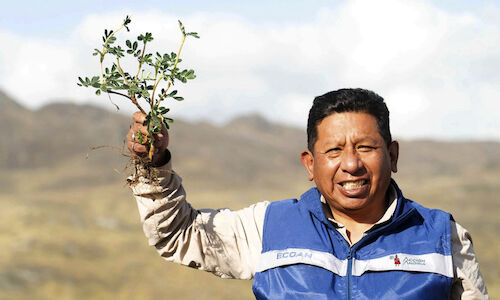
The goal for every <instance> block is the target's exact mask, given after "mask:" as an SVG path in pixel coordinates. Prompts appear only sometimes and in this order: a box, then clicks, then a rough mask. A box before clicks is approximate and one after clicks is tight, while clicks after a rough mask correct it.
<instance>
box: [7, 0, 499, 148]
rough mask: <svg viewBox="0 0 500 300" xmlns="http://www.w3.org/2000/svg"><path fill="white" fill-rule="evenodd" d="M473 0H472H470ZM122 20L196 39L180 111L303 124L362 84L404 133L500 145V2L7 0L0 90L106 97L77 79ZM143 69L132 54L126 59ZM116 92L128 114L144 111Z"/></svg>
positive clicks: (163, 47) (169, 41)
mask: <svg viewBox="0 0 500 300" xmlns="http://www.w3.org/2000/svg"><path fill="white" fill-rule="evenodd" d="M472 2H473V3H472ZM125 15H129V16H131V18H132V23H131V24H130V26H129V27H130V29H131V32H129V33H127V32H125V31H123V32H120V33H119V35H118V40H119V41H124V40H125V39H133V38H135V37H136V36H137V35H139V34H140V33H144V32H146V31H148V32H152V34H153V37H154V38H155V40H154V41H153V42H152V43H151V45H152V48H151V50H152V51H160V52H172V51H176V50H177V48H178V46H179V43H180V39H181V35H180V32H179V29H178V27H177V20H178V19H180V20H182V22H183V23H184V25H185V26H186V28H187V30H188V31H196V32H198V33H199V35H200V36H201V38H200V39H199V40H198V39H189V40H187V41H186V44H185V46H184V49H183V53H182V58H183V62H182V64H181V65H180V67H181V68H189V69H194V70H195V71H196V74H197V78H196V79H195V80H194V81H192V82H189V83H188V84H186V85H182V86H179V85H176V87H177V88H178V89H179V93H180V94H181V95H182V96H184V98H185V100H184V101H182V102H175V103H173V102H168V103H166V106H169V107H171V109H172V110H171V111H172V115H173V116H174V118H175V117H178V118H183V119H187V120H191V121H200V120H203V121H212V122H215V123H218V124H223V123H225V122H228V121H229V120H230V119H232V118H234V117H236V116H239V115H242V114H247V113H259V114H261V115H263V116H264V117H266V118H267V119H269V120H273V121H275V122H281V123H285V124H289V125H293V126H298V127H301V128H304V127H305V124H306V121H307V113H308V110H309V108H310V106H311V104H312V100H313V99H314V97H315V96H318V95H321V94H324V93H326V92H328V91H331V90H336V89H339V88H354V87H361V88H365V89H370V90H373V91H375V92H376V93H378V94H379V95H381V96H382V97H383V98H384V99H385V101H386V103H387V105H388V107H389V110H390V111H391V130H392V133H393V135H394V136H396V137H398V138H404V139H421V138H426V139H444V140H496V141H500V101H499V100H500V71H499V70H500V1H484V0H479V1H458V0H442V1H430V0H429V1H425V0H419V1H416V0H378V1H373V0H352V1H326V0H325V1H323V0H318V1H313V0H311V1H296V0H287V1H278V0H268V1H260V0H254V1H234V0H233V1H226V0H224V1H202V0H199V1H188V0H183V1H177V0H162V1H159V0H148V1H130V0H122V1H114V0H106V1H105V0H88V1H55V0H48V1H35V0H32V1H23V0H20V1H9V2H8V3H3V4H2V6H1V8H0V89H1V90H3V91H4V92H6V93H7V94H9V95H10V96H11V97H13V98H14V99H16V100H17V101H19V102H20V103H22V104H23V105H24V106H26V107H28V108H31V109H37V108H39V107H41V106H43V105H45V104H47V103H51V102H54V101H71V102H75V103H92V104H96V105H99V106H102V107H105V108H108V109H110V110H113V109H114V105H113V104H112V103H111V102H110V101H109V99H108V97H107V96H105V95H103V96H100V97H98V96H96V95H94V93H93V91H92V90H91V89H88V88H82V87H78V86H77V85H76V82H77V77H78V76H89V77H90V76H94V75H98V74H99V62H98V58H97V57H95V56H92V55H91V54H92V52H93V49H94V48H99V47H101V40H100V39H101V35H102V32H103V30H104V29H105V28H107V29H114V28H116V27H117V26H118V25H119V24H120V22H121V21H122V20H123V18H124V16H125ZM124 65H125V67H126V68H136V66H135V65H134V62H132V61H129V62H125V63H124ZM125 100H127V99H125V98H121V97H118V98H117V97H116V96H113V97H112V101H113V102H114V103H116V104H117V105H118V106H119V107H120V108H121V109H120V111H121V112H124V113H130V112H131V111H133V110H134V107H133V106H132V105H131V104H129V103H127V102H126V101H125Z"/></svg>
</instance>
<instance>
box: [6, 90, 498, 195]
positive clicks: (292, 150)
mask: <svg viewBox="0 0 500 300" xmlns="http://www.w3.org/2000/svg"><path fill="white" fill-rule="evenodd" d="M129 123H130V117H129V116H124V115H122V114H119V113H116V112H111V111H107V110H104V109H102V108H98V107H95V106H90V105H77V104H70V103H54V104H49V105H47V106H44V107H42V108H40V109H38V110H35V111H33V110H29V109H26V108H24V107H22V106H21V105H19V104H18V103H17V102H16V101H15V100H13V99H11V98H9V97H8V96H7V95H6V94H4V93H2V92H1V91H0V126H1V128H2V130H1V131H0V139H1V141H2V142H1V144H0V169H18V168H37V167H44V166H52V165H54V164H58V163H60V162H64V161H66V160H68V159H72V158H74V157H80V158H83V157H85V154H86V153H87V151H88V149H89V147H91V146H99V145H111V146H117V147H121V146H122V145H123V140H124V136H125V134H126V132H127V130H128V127H129ZM170 134H171V150H172V153H173V154H174V163H175V164H176V165H177V166H180V167H181V168H182V169H183V171H184V172H185V175H186V176H189V177H193V178H198V179H200V180H201V179H204V180H208V181H211V180H217V181H218V182H227V183H228V184H230V185H232V184H235V183H241V184H244V183H246V184H248V183H259V182H262V181H263V180H262V179H266V180H272V181H273V184H278V183H279V182H282V181H283V180H282V179H280V178H283V177H287V176H290V174H291V173H295V172H299V173H300V176H301V177H300V178H305V173H304V171H303V169H302V166H301V164H300V161H299V154H300V151H301V150H303V149H304V148H305V147H306V134H305V130H300V129H297V128H291V127H287V126H284V125H280V124H275V123H271V122H269V121H267V120H266V119H264V118H262V117H260V116H258V115H247V116H241V117H238V118H236V119H234V120H233V121H231V122H230V123H228V124H227V125H225V126H215V125H212V124H209V123H206V122H204V123H188V122H184V121H182V120H176V121H175V123H174V124H173V126H172V130H171V133H170ZM400 145H401V151H400V153H401V154H400V168H399V169H400V171H399V175H400V176H403V177H407V176H410V177H411V176H430V175H437V174H441V175H442V174H458V173H462V172H466V171H471V170H479V169H485V168H486V169H492V168H493V169H495V168H500V143H498V142H439V141H400ZM98 152H99V151H98ZM94 153H95V152H94ZM91 157H92V158H94V159H91V160H89V163H90V164H95V165H98V166H99V167H103V168H112V167H116V165H117V164H118V163H119V162H121V161H123V160H121V156H120V155H119V154H118V152H112V151H106V150H102V151H101V153H99V155H95V154H92V156H91Z"/></svg>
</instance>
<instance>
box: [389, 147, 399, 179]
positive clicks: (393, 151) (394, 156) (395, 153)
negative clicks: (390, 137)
mask: <svg viewBox="0 0 500 300" xmlns="http://www.w3.org/2000/svg"><path fill="white" fill-rule="evenodd" d="M389 155H390V157H391V171H392V172H394V173H396V172H397V171H398V157H399V143H398V142H397V141H392V143H391V144H390V145H389Z"/></svg>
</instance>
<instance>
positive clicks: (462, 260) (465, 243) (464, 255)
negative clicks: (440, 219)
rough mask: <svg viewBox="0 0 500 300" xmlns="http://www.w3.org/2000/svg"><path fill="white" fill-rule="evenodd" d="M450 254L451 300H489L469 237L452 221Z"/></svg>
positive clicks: (466, 232) (467, 233)
mask: <svg viewBox="0 0 500 300" xmlns="http://www.w3.org/2000/svg"><path fill="white" fill-rule="evenodd" d="M451 252H452V258H453V273H454V279H453V285H452V288H451V299H454V300H455V299H471V300H472V299H489V296H488V292H487V290H486V284H485V282H484V279H483V276H482V275H481V272H480V271H479V262H478V261H477V257H476V253H475V252H474V249H473V247H472V238H471V235H470V233H469V232H468V231H467V230H466V229H465V228H463V227H462V226H461V225H460V224H458V223H456V222H454V221H451Z"/></svg>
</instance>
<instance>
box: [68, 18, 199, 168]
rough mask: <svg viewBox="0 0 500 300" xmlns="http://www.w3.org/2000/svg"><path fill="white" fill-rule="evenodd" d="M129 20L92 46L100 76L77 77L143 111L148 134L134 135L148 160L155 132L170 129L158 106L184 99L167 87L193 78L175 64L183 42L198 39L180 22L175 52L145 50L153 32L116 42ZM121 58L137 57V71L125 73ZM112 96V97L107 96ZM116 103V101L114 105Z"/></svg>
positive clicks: (163, 109)
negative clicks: (145, 145)
mask: <svg viewBox="0 0 500 300" xmlns="http://www.w3.org/2000/svg"><path fill="white" fill-rule="evenodd" d="M130 22H131V20H130V18H129V16H126V18H125V20H124V21H123V23H122V24H121V26H120V27H118V28H117V29H116V30H114V31H113V30H107V29H105V30H104V35H103V37H102V41H103V44H102V48H101V49H97V48H96V49H95V50H94V53H93V55H94V56H98V57H99V63H100V71H101V74H100V76H93V77H92V78H89V77H85V78H82V77H78V80H79V83H77V84H78V85H79V86H84V87H92V88H95V89H96V91H95V93H96V94H97V95H101V93H107V94H108V96H109V95H110V94H115V95H119V96H123V97H125V98H128V99H129V100H130V101H131V102H132V103H133V104H134V105H135V106H137V108H138V109H139V110H140V111H141V112H143V113H144V114H146V120H145V121H144V126H147V131H148V135H147V136H146V135H143V134H142V133H141V132H137V133H136V135H137V137H138V139H139V142H140V143H145V142H149V145H150V148H149V155H148V158H149V160H151V159H152V157H153V153H154V144H153V143H154V135H155V134H158V133H159V132H160V131H161V128H162V126H163V125H165V127H167V129H168V128H169V123H171V122H173V120H172V119H171V118H169V117H167V116H166V114H167V113H168V112H169V109H168V108H166V107H164V106H161V104H162V102H163V101H165V100H167V99H168V98H172V99H174V100H177V101H182V100H184V98H183V97H181V96H179V95H178V94H177V90H172V91H170V88H171V87H172V86H173V85H174V83H175V82H176V81H180V82H182V83H186V82H187V81H188V80H192V79H194V78H196V75H195V74H194V70H192V69H184V70H181V69H179V67H178V64H179V63H180V62H181V61H182V60H181V59H180V54H181V51H182V47H183V45H184V41H185V40H186V38H187V37H188V36H192V37H195V38H199V36H198V34H197V33H196V32H187V33H186V31H185V28H184V25H182V23H181V21H179V28H180V30H181V33H182V40H181V44H180V47H179V50H178V51H177V53H175V52H171V53H170V54H168V53H164V54H161V53H159V52H156V53H155V54H153V53H147V52H146V45H148V43H150V42H152V41H153V35H152V34H151V33H150V32H146V33H145V34H141V35H139V36H138V37H137V39H136V40H126V41H125V44H124V45H123V47H122V46H120V45H116V44H117V37H116V34H117V33H118V32H119V31H120V30H122V29H123V28H125V29H126V30H127V31H130V30H129V28H128V25H129V24H130ZM108 54H109V55H111V56H114V59H112V61H111V62H109V64H108V65H105V57H106V56H107V55H108ZM122 58H132V59H134V60H137V62H138V68H137V71H136V72H132V73H131V72H127V71H125V70H123V69H122V67H121V65H120V61H121V59H122ZM110 99H111V98H110ZM139 99H144V100H145V101H146V102H147V103H148V104H149V112H147V113H146V111H145V110H144V109H143V108H142V106H141V105H140V103H139ZM115 106H116V104H115Z"/></svg>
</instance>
